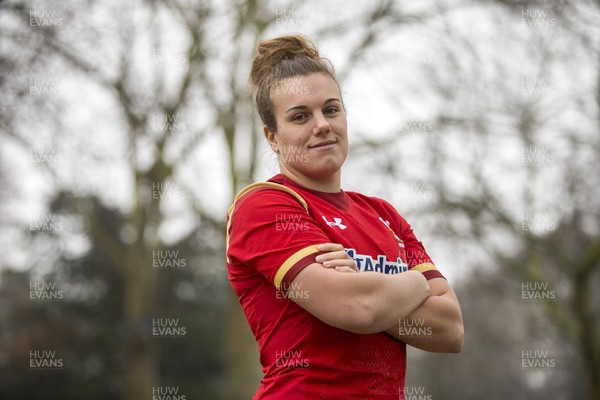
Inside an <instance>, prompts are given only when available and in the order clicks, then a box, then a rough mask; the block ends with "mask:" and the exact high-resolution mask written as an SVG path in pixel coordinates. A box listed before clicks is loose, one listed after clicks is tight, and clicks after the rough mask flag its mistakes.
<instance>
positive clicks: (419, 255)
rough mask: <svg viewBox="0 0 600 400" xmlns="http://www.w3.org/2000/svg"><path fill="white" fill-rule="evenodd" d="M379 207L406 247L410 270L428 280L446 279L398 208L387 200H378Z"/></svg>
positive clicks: (402, 244)
mask: <svg viewBox="0 0 600 400" xmlns="http://www.w3.org/2000/svg"><path fill="white" fill-rule="evenodd" d="M377 201H378V206H379V207H381V210H382V211H383V212H385V214H386V215H387V217H388V218H389V220H390V221H391V224H390V225H391V226H389V228H390V229H391V230H392V231H393V232H394V233H395V234H396V235H398V238H397V239H396V240H398V239H400V240H399V243H400V246H404V251H405V257H406V263H407V264H408V269H409V270H415V271H419V272H421V273H422V274H423V275H424V276H425V278H426V279H427V280H429V279H433V278H444V276H443V275H442V273H441V272H440V271H438V269H437V268H436V266H435V264H434V263H433V261H432V260H431V257H429V254H427V251H426V250H425V247H424V246H423V243H421V242H420V241H419V239H417V237H416V236H415V233H414V232H413V229H412V227H411V226H410V224H409V223H408V222H407V221H406V219H404V217H403V216H402V215H400V213H399V212H398V211H397V210H396V208H395V207H394V206H393V205H391V204H390V203H388V202H387V201H385V200H382V199H377ZM444 279H446V278H444Z"/></svg>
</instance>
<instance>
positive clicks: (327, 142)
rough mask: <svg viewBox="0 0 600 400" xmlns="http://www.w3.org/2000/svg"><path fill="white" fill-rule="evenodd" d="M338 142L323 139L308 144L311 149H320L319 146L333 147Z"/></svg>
mask: <svg viewBox="0 0 600 400" xmlns="http://www.w3.org/2000/svg"><path fill="white" fill-rule="evenodd" d="M336 143H337V140H323V141H322V142H319V143H315V144H312V145H310V146H308V148H309V149H319V148H327V147H331V146H333V145H334V144H336Z"/></svg>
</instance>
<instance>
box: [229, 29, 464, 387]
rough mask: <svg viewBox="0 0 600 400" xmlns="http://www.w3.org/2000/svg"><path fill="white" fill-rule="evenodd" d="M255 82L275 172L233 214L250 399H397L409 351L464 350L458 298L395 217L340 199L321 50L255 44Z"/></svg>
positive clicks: (334, 100) (334, 116) (232, 274)
mask: <svg viewBox="0 0 600 400" xmlns="http://www.w3.org/2000/svg"><path fill="white" fill-rule="evenodd" d="M250 81H251V83H252V84H253V85H254V86H255V89H256V104H257V108H258V112H259V114H260V117H261V119H262V121H263V123H264V129H263V130H264V134H265V138H266V139H267V141H268V143H269V145H270V146H271V148H272V149H273V151H274V152H275V153H276V154H277V155H278V160H279V166H280V170H281V173H280V174H278V175H276V176H274V177H273V178H271V179H269V181H268V182H263V183H258V184H254V185H250V186H249V187H248V188H246V189H244V190H243V191H242V192H240V194H238V196H237V197H236V199H235V201H234V204H233V205H232V206H231V208H230V210H229V213H228V226H227V234H228V240H227V242H228V243H227V267H228V274H229V280H230V282H231V285H232V287H233V289H234V291H235V293H236V294H237V295H238V297H239V300H240V303H241V305H242V307H243V309H244V313H245V315H246V318H247V320H248V323H249V325H250V328H251V329H252V332H253V333H254V335H255V337H256V340H257V342H258V345H259V351H260V361H261V364H262V369H263V372H264V378H263V379H262V382H261V385H260V387H259V389H258V391H257V393H256V395H255V399H317V398H331V399H334V398H335V399H341V398H344V399H346V398H348V399H349V398H352V399H357V398H364V399H399V398H400V399H402V398H403V391H404V389H403V388H404V377H405V372H406V344H409V345H412V346H415V347H417V348H420V349H423V350H427V351H435V352H458V351H460V349H461V348H462V343H463V324H462V317H461V313H460V308H459V305H458V301H457V299H456V296H455V295H454V293H453V291H452V289H451V288H450V286H449V285H448V283H447V281H446V280H445V279H444V277H443V276H442V274H441V273H440V272H439V271H438V270H437V269H436V268H435V266H434V265H433V262H432V261H431V259H430V258H429V256H428V255H427V253H426V252H425V250H424V248H423V246H422V244H421V243H420V242H419V241H418V240H417V239H416V237H415V236H414V234H413V232H412V229H411V227H410V225H409V224H408V223H407V222H406V220H404V218H402V216H400V215H399V214H398V212H397V211H396V210H395V209H394V207H393V206H391V205H390V204H389V203H387V202H385V201H384V200H381V199H378V198H375V197H367V196H364V195H362V194H359V193H354V192H345V191H343V190H341V188H340V174H341V167H342V164H343V163H344V160H345V159H346V156H347V155H348V137H347V125H346V113H345V110H344V104H343V100H342V96H341V91H340V87H339V84H338V82H337V81H336V79H335V73H334V70H333V67H332V66H331V64H330V63H329V61H328V60H327V59H324V58H321V57H320V56H319V53H318V51H317V49H316V47H315V46H314V45H313V44H312V43H311V42H309V41H308V40H306V39H305V38H304V37H302V36H297V35H294V36H282V37H278V38H275V39H272V40H268V41H262V42H261V43H260V44H259V46H258V54H257V56H256V57H255V59H254V61H253V64H252V70H251V74H250ZM415 328H418V329H415Z"/></svg>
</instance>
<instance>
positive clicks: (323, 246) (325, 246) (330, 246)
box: [317, 243, 344, 251]
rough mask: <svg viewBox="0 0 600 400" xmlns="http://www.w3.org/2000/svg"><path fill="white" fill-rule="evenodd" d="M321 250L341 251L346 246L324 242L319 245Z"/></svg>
mask: <svg viewBox="0 0 600 400" xmlns="http://www.w3.org/2000/svg"><path fill="white" fill-rule="evenodd" d="M317 250H319V251H339V250H344V246H342V245H341V244H339V243H322V244H319V245H317Z"/></svg>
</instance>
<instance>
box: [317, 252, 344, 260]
mask: <svg viewBox="0 0 600 400" xmlns="http://www.w3.org/2000/svg"><path fill="white" fill-rule="evenodd" d="M337 259H342V260H351V258H350V256H349V255H348V253H346V251H345V250H341V251H332V252H329V253H325V254H319V255H318V256H316V257H315V261H316V262H323V261H329V260H337Z"/></svg>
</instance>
